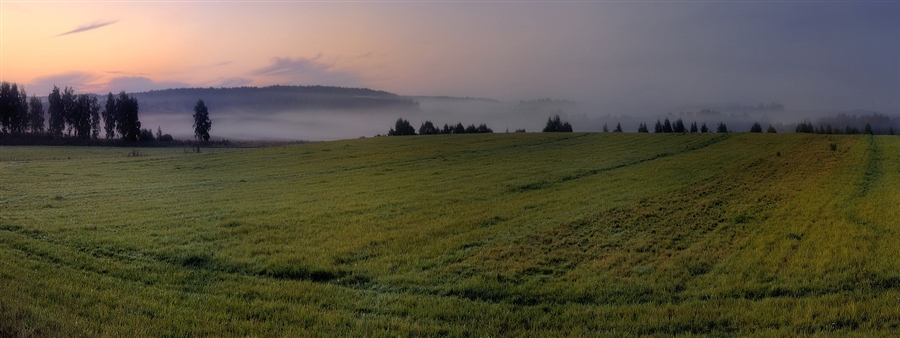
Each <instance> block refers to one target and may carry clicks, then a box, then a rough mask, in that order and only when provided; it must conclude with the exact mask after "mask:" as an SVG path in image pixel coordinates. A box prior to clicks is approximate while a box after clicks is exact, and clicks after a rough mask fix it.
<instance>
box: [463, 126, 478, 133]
mask: <svg viewBox="0 0 900 338" xmlns="http://www.w3.org/2000/svg"><path fill="white" fill-rule="evenodd" d="M477 132H478V128H476V127H475V125H474V124H470V125H469V126H468V127H466V134H475V133H477Z"/></svg>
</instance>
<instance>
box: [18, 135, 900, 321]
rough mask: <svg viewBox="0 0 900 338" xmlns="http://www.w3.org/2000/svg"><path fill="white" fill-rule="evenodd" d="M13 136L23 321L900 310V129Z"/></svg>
mask: <svg viewBox="0 0 900 338" xmlns="http://www.w3.org/2000/svg"><path fill="white" fill-rule="evenodd" d="M139 152H140V154H138V155H142V156H137V157H131V156H128V155H129V154H136V153H135V152H131V151H130V150H126V149H119V148H115V149H113V148H110V149H103V148H40V147H4V148H3V149H2V152H0V191H2V194H0V261H2V262H4V263H3V265H2V268H0V290H3V292H0V336H8V335H20V334H25V335H40V336H43V335H50V336H56V335H60V336H122V335H127V336H185V335H190V336H197V335H212V336H246V335H254V336H255V335H259V336H281V335H288V336H297V335H300V336H315V335H337V336H385V335H390V336H397V335H401V336H405V335H440V336H448V335H450V336H496V335H516V336H518V335H547V336H560V335H580V334H600V335H611V336H619V335H634V334H644V335H662V336H669V335H672V334H709V335H714V336H720V335H731V334H738V335H743V334H759V335H764V336H796V335H803V334H825V335H834V336H846V335H847V334H848V333H858V334H863V335H871V334H876V335H878V334H888V333H891V332H896V330H897V329H898V327H900V307H898V306H897V302H898V299H900V260H898V259H897V257H898V255H900V236H898V235H900V233H898V232H900V222H898V220H900V191H898V190H900V138H898V137H888V136H875V137H870V136H861V135H857V136H845V135H842V136H837V135H829V136H825V135H808V134H777V135H771V134H702V135H696V134H695V135H659V134H656V135H654V134H619V133H613V134H583V133H575V134H492V135H441V136H414V137H386V138H372V139H359V140H347V141H336V142H325V143H309V144H302V145H296V146H290V147H278V148H264V149H230V150H214V149H211V150H208V151H207V152H204V153H201V154H194V153H187V152H184V151H182V150H180V149H177V150H173V149H141V150H140V151H139Z"/></svg>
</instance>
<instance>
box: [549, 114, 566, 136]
mask: <svg viewBox="0 0 900 338" xmlns="http://www.w3.org/2000/svg"><path fill="white" fill-rule="evenodd" d="M544 132H545V133H547V132H562V133H571V132H572V125H571V124H569V122H563V121H562V119H561V118H560V117H559V115H556V116H554V117H551V118H548V119H547V126H545V127H544Z"/></svg>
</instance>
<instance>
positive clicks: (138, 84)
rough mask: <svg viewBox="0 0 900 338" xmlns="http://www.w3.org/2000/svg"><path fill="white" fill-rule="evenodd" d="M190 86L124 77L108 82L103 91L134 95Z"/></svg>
mask: <svg viewBox="0 0 900 338" xmlns="http://www.w3.org/2000/svg"><path fill="white" fill-rule="evenodd" d="M189 87H191V85H189V84H187V83H184V82H177V81H162V82H156V81H153V80H151V79H149V78H146V77H139V76H125V77H117V78H113V79H111V80H109V82H108V83H107V84H106V86H105V88H106V90H105V91H111V92H115V93H117V92H121V91H125V92H126V93H136V92H146V91H150V90H160V89H169V88H189Z"/></svg>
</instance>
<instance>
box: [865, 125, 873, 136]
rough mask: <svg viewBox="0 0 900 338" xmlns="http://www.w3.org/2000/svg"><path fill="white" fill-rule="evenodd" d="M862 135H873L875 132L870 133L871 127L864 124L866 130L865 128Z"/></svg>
mask: <svg viewBox="0 0 900 338" xmlns="http://www.w3.org/2000/svg"><path fill="white" fill-rule="evenodd" d="M863 133H866V134H869V135H873V134H875V132H873V131H872V125H871V124H868V123H866V128H865V130H864V131H863Z"/></svg>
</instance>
